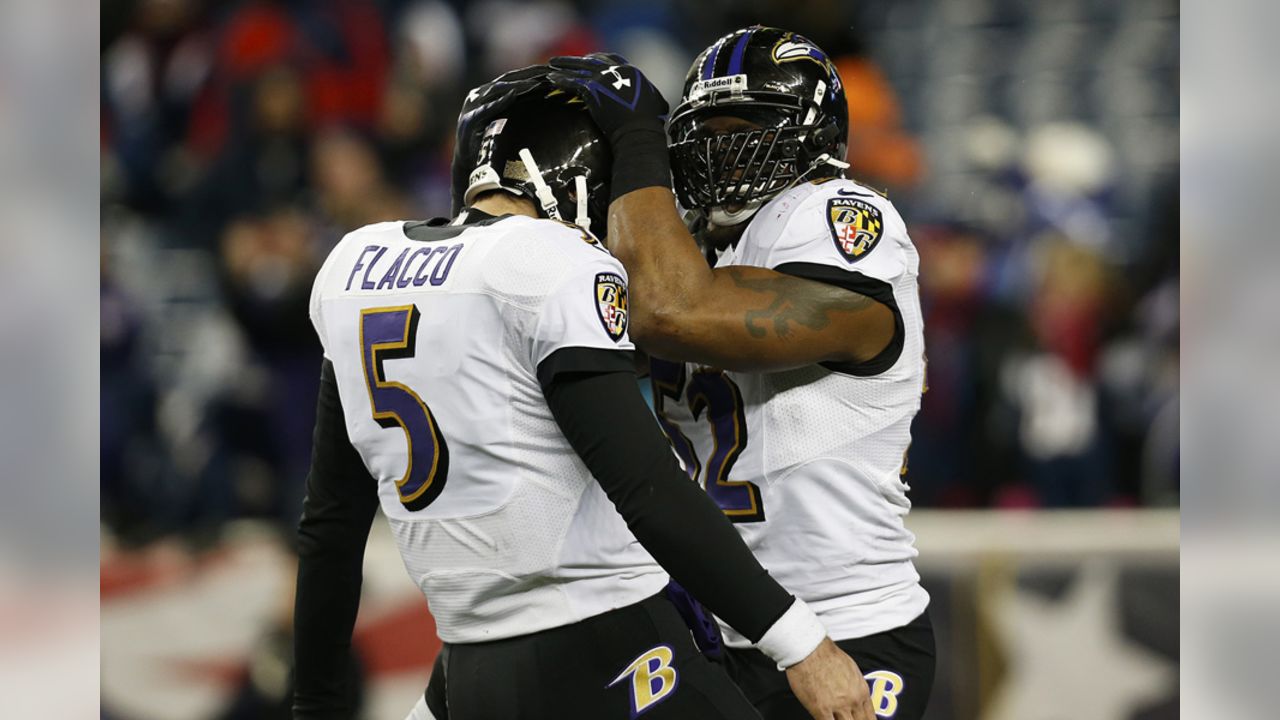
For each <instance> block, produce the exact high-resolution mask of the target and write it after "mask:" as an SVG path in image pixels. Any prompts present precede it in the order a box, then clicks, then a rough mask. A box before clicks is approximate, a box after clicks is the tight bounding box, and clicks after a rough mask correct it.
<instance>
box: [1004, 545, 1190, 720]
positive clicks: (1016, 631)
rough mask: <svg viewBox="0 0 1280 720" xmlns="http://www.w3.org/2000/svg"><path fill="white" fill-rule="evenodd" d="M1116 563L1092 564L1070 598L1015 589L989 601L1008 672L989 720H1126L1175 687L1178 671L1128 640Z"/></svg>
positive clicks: (1077, 579)
mask: <svg viewBox="0 0 1280 720" xmlns="http://www.w3.org/2000/svg"><path fill="white" fill-rule="evenodd" d="M1116 594H1117V577H1116V569H1115V567H1114V566H1111V565H1109V564H1105V563H1098V562H1089V563H1086V564H1084V565H1083V566H1082V569H1081V571H1080V573H1079V575H1077V576H1076V577H1075V579H1074V580H1073V581H1072V584H1071V586H1070V588H1069V589H1068V591H1067V594H1066V596H1065V597H1063V598H1061V599H1058V600H1053V599H1047V598H1043V597H1040V596H1038V595H1035V594H1032V593H1029V592H1027V591H1024V590H1019V589H1018V588H1017V587H1016V586H1014V585H1012V584H1011V585H1009V587H1008V589H1007V590H1005V591H1004V592H1002V593H1001V594H1000V596H999V597H998V598H996V599H995V600H994V601H993V602H992V604H991V606H990V607H991V610H992V611H993V612H994V613H995V616H994V617H993V618H992V620H993V621H994V625H995V627H996V628H997V633H998V634H999V635H1000V637H1001V640H1002V641H1003V644H1004V646H1005V649H1006V651H1007V652H1008V656H1009V657H1008V659H1009V670H1008V675H1007V676H1006V677H1005V679H1004V682H1003V683H1002V684H1001V686H1000V689H999V690H998V691H997V693H996V697H995V699H994V701H993V702H992V704H991V707H990V712H989V713H988V714H987V716H986V720H1067V719H1069V718H1080V719H1082V720H1083V719H1084V718H1087V719H1088V720H1129V717H1130V714H1131V713H1132V712H1133V711H1134V710H1135V709H1136V708H1138V707H1139V706H1141V705H1143V704H1144V703H1148V702H1150V701H1153V700H1157V699H1159V698H1160V697H1162V696H1164V695H1165V694H1167V693H1170V692H1172V691H1173V690H1174V689H1175V688H1176V687H1177V682H1178V676H1177V671H1176V668H1174V667H1172V666H1171V664H1170V663H1169V662H1168V661H1167V660H1166V659H1165V658H1163V657H1161V656H1159V655H1157V654H1155V653H1153V652H1150V651H1148V650H1145V649H1143V648H1142V647H1140V646H1138V645H1135V644H1133V643H1131V642H1129V641H1127V640H1126V639H1125V638H1124V637H1123V635H1122V633H1121V629H1120V617H1119V612H1118V610H1119V603H1118V602H1117V600H1116Z"/></svg>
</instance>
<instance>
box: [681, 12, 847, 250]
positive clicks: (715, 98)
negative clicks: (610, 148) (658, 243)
mask: <svg viewBox="0 0 1280 720" xmlns="http://www.w3.org/2000/svg"><path fill="white" fill-rule="evenodd" d="M718 116H731V117H736V118H739V119H742V120H746V121H748V122H749V123H751V126H744V127H743V129H740V130H729V131H723V130H722V131H719V132H717V130H716V129H714V128H711V127H707V126H706V124H705V122H706V120H708V119H709V118H712V117H718ZM747 127H749V128H750V129H747ZM848 136H849V108H848V106H847V105H846V104H845V95H844V84H843V83H841V82H840V75H839V74H838V73H837V72H836V68H835V66H834V65H833V64H832V62H831V60H830V59H829V58H828V57H827V55H826V53H824V52H823V51H822V49H821V48H819V47H818V46H817V45H815V44H814V43H813V42H812V41H810V40H808V39H807V38H805V37H803V36H801V35H797V34H795V33H793V32H788V31H786V30H780V29H778V28H771V27H763V26H760V25H754V26H752V27H748V28H743V29H742V30H738V31H736V32H732V33H729V34H728V35H725V36H724V37H722V38H720V39H719V40H717V41H716V42H715V43H713V44H712V45H711V47H708V48H707V49H706V50H704V51H702V54H700V55H698V58H697V59H696V60H694V62H693V67H691V68H690V69H689V74H688V76H686V77H685V81H684V92H683V94H682V96H681V99H680V104H679V105H678V106H677V107H676V109H675V110H674V111H673V112H672V113H671V117H670V119H669V120H668V122H667V137H668V141H669V144H670V148H671V164H672V172H673V175H674V179H675V191H676V196H677V197H678V198H679V200H680V204H681V205H683V206H684V207H685V208H686V209H687V210H691V211H695V212H696V213H701V214H702V215H703V219H710V220H711V222H712V223H714V224H715V225H719V226H727V225H736V224H738V223H741V222H743V221H744V220H747V219H749V218H750V217H751V216H752V215H753V214H754V213H755V211H756V210H758V209H759V208H760V206H761V205H763V204H764V203H765V202H766V201H768V200H769V199H770V198H772V197H773V196H775V195H777V194H778V193H780V192H782V191H783V190H785V189H787V188H788V187H791V186H792V185H795V184H796V183H798V182H801V181H805V180H812V179H814V178H819V177H830V176H837V175H841V174H842V173H843V172H844V169H845V168H847V167H848V165H847V164H845V163H844V162H843V160H844V156H845V151H846V149H847V145H848ZM725 206H735V207H736V209H735V210H733V211H729V210H726V209H725Z"/></svg>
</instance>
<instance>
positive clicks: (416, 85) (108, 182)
mask: <svg viewBox="0 0 1280 720" xmlns="http://www.w3.org/2000/svg"><path fill="white" fill-rule="evenodd" d="M1177 13H1178V5H1177V2H1176V0H1160V1H1155V2H1145V1H1144V2H1136V1H1135V2H1132V3H1109V2H1103V1H1102V0H1062V1H1061V2H1054V3H1038V2H1031V1H1030V0H1027V1H1026V2H1019V1H1017V0H903V1H901V2H894V3H872V2H867V3H856V2H849V1H845V2H842V1H839V0H806V2H804V3H795V2H785V1H782V0H749V1H747V2H730V1H729V0H708V1H706V2H699V3H677V2H676V1H675V0H597V1H594V2H593V1H590V0H527V1H521V0H478V1H472V2H467V1H464V0H364V1H360V0H317V1H304V0H241V1H239V2H209V1H207V0H132V1H121V2H108V3H104V4H103V6H102V34H103V35H102V57H101V60H102V65H101V72H102V76H101V80H102V82H101V103H102V125H101V153H102V226H101V232H102V258H101V268H102V270H101V273H102V275H101V280H102V290H101V300H102V303H101V312H102V316H101V363H102V395H101V417H102V431H101V432H102V436H101V461H102V465H101V467H102V471H101V478H102V508H103V517H104V521H105V522H106V524H107V525H108V526H109V527H110V528H111V530H112V531H113V532H114V533H115V534H116V535H117V536H119V537H121V538H123V539H125V540H129V541H136V542H144V541H146V540H149V539H152V538H155V537H158V536H163V535H168V534H173V533H182V534H184V535H187V536H190V537H196V538H198V537H201V536H202V535H204V534H214V533H216V532H217V531H218V529H219V528H220V527H221V526H222V525H223V524H224V523H225V522H226V521H227V520H229V519H233V518H240V517H259V518H269V519H273V520H279V521H281V525H282V527H288V526H290V525H291V524H292V522H293V521H294V520H295V519H296V516H297V513H298V509H299V507H300V499H301V494H302V488H303V483H304V479H305V475H306V470H307V465H308V462H309V452H310V433H311V429H312V424H313V421H314V402H315V392H316V389H317V385H318V376H319V364H320V348H319V345H318V342H317V341H316V339H315V337H314V335H313V333H312V331H311V328H310V325H309V322H308V319H307V312H306V309H307V300H308V294H309V291H310V285H311V280H312V276H313V274H314V272H315V270H316V269H317V268H318V267H319V264H320V263H321V261H322V260H323V259H324V257H325V255H326V253H327V252H328V250H329V249H330V248H331V247H332V246H333V245H334V243H336V242H337V241H338V239H340V238H341V237H342V235H343V234H344V233H346V232H348V231H350V230H352V229H354V228H357V227H359V226H361V225H364V224H367V223H370V222H376V221H381V220H390V219H404V218H426V217H431V216H435V215H442V214H447V213H448V211H449V209H450V198H449V161H450V158H451V154H452V132H453V121H454V119H455V117H456V113H457V109H458V107H459V105H460V102H461V99H462V97H463V95H464V94H465V93H466V91H467V90H468V89H469V88H471V87H473V86H474V85H476V84H478V83H480V82H483V81H485V80H487V79H489V78H491V77H493V76H494V75H496V74H497V73H499V72H502V71H504V70H507V69H511V68H515V67H520V66H523V65H527V64H530V63H534V62H539V61H541V60H543V59H545V58H547V57H549V56H552V55H560V54H581V53H586V52H592V51H596V50H602V49H607V50H610V51H615V52H620V53H622V54H623V55H625V56H626V57H627V58H629V59H630V60H632V61H633V62H635V63H636V64H637V65H639V66H640V67H641V68H642V69H644V70H645V71H646V73H648V74H649V75H650V77H651V78H652V79H653V80H654V82H655V84H657V85H658V86H659V88H661V89H662V90H663V91H664V93H665V94H666V95H667V97H668V99H669V100H675V99H676V98H677V97H678V94H679V89H680V85H681V82H682V79H683V76H684V73H685V70H686V69H687V67H688V64H689V63H690V62H691V61H692V59H693V57H694V56H695V55H696V53H697V52H698V51H699V50H701V49H702V48H703V47H705V46H706V45H707V44H709V43H711V42H712V41H713V40H715V39H716V38H717V37H719V36H720V35H722V34H724V33H725V32H728V31H730V30H733V29H735V28H737V27H740V26H744V25H748V24H751V23H755V22H761V23H765V24H774V25H779V26H782V27H786V28H788V29H793V30H796V31H798V32H801V33H803V34H805V35H807V36H808V37H810V38H811V39H813V40H814V41H816V42H817V43H818V44H819V45H821V46H822V47H824V48H825V49H826V50H827V51H828V52H829V54H831V55H832V56H833V58H836V59H837V67H838V68H839V69H840V72H841V74H842V76H843V78H844V80H845V84H846V88H847V92H848V94H849V101H850V118H851V124H852V130H851V137H850V151H849V157H848V159H849V161H850V162H851V163H852V165H853V168H852V170H851V173H852V174H853V175H854V176H855V177H857V178H859V179H862V180H864V181H865V182H867V183H868V184H870V185H873V186H876V187H880V188H884V189H887V191H888V193H889V196H890V198H891V199H892V200H894V201H895V203H896V204H897V205H898V206H899V208H900V209H901V210H902V212H903V215H904V216H905V217H906V218H907V221H908V225H909V228H910V230H911V232H912V236H913V239H914V240H915V242H916V244H917V246H918V248H919V250H920V255H921V296H922V297H921V299H922V302H923V305H924V308H925V312H926V325H925V327H926V343H927V347H928V350H929V353H928V359H929V366H928V367H929V389H928V392H927V393H926V395H925V398H924V404H923V409H922V411H921V413H920V415H919V416H918V417H917V419H916V421H915V434H914V437H915V440H914V444H913V445H912V448H911V453H910V472H909V474H908V475H907V480H908V481H909V482H910V484H911V485H912V487H913V498H914V501H915V502H916V504H917V506H924V507H930V506H937V507H956V508H965V507H990V506H1001V507H1041V506H1043V507H1087V506H1136V505H1161V504H1173V503H1177V501H1178V472H1177V467H1178V337H1179V316H1178V311H1179V305H1178V225H1177V222H1176V218H1177V216H1178V208H1177V167H1178V166H1177V161H1178V159H1177V110H1178V102H1177V86H1178V82H1177V78H1178V45H1177V38H1178V30H1177Z"/></svg>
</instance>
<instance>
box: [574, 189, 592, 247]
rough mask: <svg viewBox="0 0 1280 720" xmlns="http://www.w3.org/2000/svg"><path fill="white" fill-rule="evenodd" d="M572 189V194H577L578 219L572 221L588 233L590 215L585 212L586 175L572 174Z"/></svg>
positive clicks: (589, 229) (589, 230)
mask: <svg viewBox="0 0 1280 720" xmlns="http://www.w3.org/2000/svg"><path fill="white" fill-rule="evenodd" d="M573 191H574V194H575V195H577V196H578V219H577V220H574V223H575V224H576V225H577V226H578V227H580V228H582V229H583V230H586V231H587V232H588V233H590V232H591V215H590V214H588V213H587V176H586V175H574V176H573Z"/></svg>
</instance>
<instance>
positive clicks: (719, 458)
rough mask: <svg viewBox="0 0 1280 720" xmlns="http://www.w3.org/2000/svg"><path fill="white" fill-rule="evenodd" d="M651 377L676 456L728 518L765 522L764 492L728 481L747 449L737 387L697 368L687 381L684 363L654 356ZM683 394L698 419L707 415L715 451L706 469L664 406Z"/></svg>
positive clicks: (715, 373)
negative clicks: (668, 401) (668, 415)
mask: <svg viewBox="0 0 1280 720" xmlns="http://www.w3.org/2000/svg"><path fill="white" fill-rule="evenodd" d="M649 378H650V382H652V383H653V404H654V410H655V414H656V415H657V417H658V424H659V425H661V426H662V429H663V431H664V432H666V434H667V438H668V439H670V440H671V446H672V447H673V448H675V451H676V454H677V455H678V456H679V457H680V459H681V460H683V461H684V464H685V468H687V469H688V471H689V477H691V478H693V479H694V480H696V481H700V482H701V483H702V485H703V487H704V488H706V491H707V494H708V495H710V496H711V499H712V500H715V501H716V504H717V505H719V506H720V510H721V511H723V512H724V514H725V515H726V516H727V517H728V518H729V520H731V521H733V522H761V521H763V520H764V504H763V503H762V502H761V501H760V488H759V487H757V486H756V484H755V483H753V482H751V481H749V480H730V479H729V473H730V471H731V470H733V464H734V463H735V462H737V461H738V456H739V455H741V454H742V450H743V449H744V448H745V447H746V446H747V420H746V417H745V415H744V412H743V407H742V392H741V391H740V390H738V386H737V385H736V384H735V383H734V382H733V380H730V379H729V376H728V375H725V374H724V373H723V372H720V371H718V370H699V371H697V372H695V373H693V375H692V376H689V377H688V378H686V373H685V365H684V364H683V363H672V362H667V361H665V360H655V359H652V358H651V359H650V361H649ZM681 396H684V397H685V399H687V400H688V402H689V410H690V412H692V413H693V419H694V420H701V419H702V418H703V416H704V415H705V416H706V421H707V423H708V424H710V425H711V436H712V438H713V442H714V447H713V448H712V450H711V456H710V457H708V458H707V464H706V467H705V468H704V467H702V463H701V462H700V460H699V458H698V454H697V452H696V451H695V450H694V448H693V443H692V442H690V441H689V438H688V437H686V436H685V434H684V433H682V432H680V427H679V426H678V425H677V424H676V423H673V422H671V421H670V420H668V419H667V416H666V413H665V408H664V404H665V403H666V401H667V400H675V401H676V402H680V398H681ZM699 475H702V477H701V478H699V477H698V476H699Z"/></svg>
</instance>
